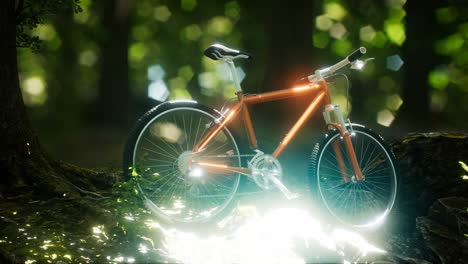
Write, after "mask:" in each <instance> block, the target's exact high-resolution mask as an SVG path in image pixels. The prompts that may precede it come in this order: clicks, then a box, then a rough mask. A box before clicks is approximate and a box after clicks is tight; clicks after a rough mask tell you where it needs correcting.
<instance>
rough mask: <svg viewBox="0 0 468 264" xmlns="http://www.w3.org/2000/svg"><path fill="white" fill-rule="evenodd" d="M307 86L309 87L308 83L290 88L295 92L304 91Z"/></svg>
mask: <svg viewBox="0 0 468 264" xmlns="http://www.w3.org/2000/svg"><path fill="white" fill-rule="evenodd" d="M309 88H310V86H309V85H304V86H300V87H294V88H292V90H293V91H295V92H300V91H305V90H307V89H309Z"/></svg>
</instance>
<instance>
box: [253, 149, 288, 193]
mask: <svg viewBox="0 0 468 264" xmlns="http://www.w3.org/2000/svg"><path fill="white" fill-rule="evenodd" d="M249 167H250V168H251V169H252V178H253V180H254V181H255V183H256V184H257V185H258V186H259V187H260V188H262V189H264V190H270V189H273V188H276V185H274V183H273V182H272V181H271V180H270V178H269V177H267V176H266V175H270V176H273V177H275V178H277V179H278V180H281V178H282V177H283V170H282V168H281V164H280V163H279V161H278V159H276V158H275V157H273V156H271V155H268V154H261V155H256V156H255V157H253V158H252V160H250V162H249Z"/></svg>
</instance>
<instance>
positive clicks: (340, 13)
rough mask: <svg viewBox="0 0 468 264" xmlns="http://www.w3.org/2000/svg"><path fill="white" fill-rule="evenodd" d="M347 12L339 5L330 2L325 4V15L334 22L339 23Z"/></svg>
mask: <svg viewBox="0 0 468 264" xmlns="http://www.w3.org/2000/svg"><path fill="white" fill-rule="evenodd" d="M347 13H348V12H347V11H346V9H345V8H344V7H343V6H341V5H340V4H339V3H336V2H331V3H327V4H325V14H326V15H327V16H328V17H330V18H333V19H335V20H338V21H341V20H342V19H343V18H344V17H345V16H346V14H347Z"/></svg>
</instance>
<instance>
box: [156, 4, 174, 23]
mask: <svg viewBox="0 0 468 264" xmlns="http://www.w3.org/2000/svg"><path fill="white" fill-rule="evenodd" d="M171 15H172V13H171V11H170V10H169V8H167V6H159V7H156V8H155V9H154V14H153V17H154V19H156V20H157V21H160V22H166V21H167V20H169V18H170V17H171Z"/></svg>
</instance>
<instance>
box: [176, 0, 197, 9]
mask: <svg viewBox="0 0 468 264" xmlns="http://www.w3.org/2000/svg"><path fill="white" fill-rule="evenodd" d="M196 6H197V1H196V0H182V1H181V2H180V7H181V8H182V9H183V10H185V11H192V10H193V9H194V8H195V7H196Z"/></svg>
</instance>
